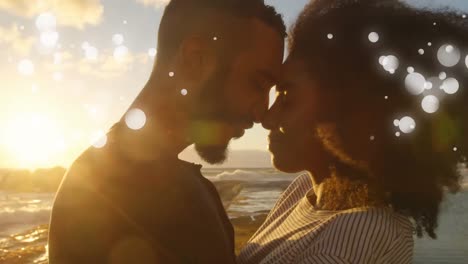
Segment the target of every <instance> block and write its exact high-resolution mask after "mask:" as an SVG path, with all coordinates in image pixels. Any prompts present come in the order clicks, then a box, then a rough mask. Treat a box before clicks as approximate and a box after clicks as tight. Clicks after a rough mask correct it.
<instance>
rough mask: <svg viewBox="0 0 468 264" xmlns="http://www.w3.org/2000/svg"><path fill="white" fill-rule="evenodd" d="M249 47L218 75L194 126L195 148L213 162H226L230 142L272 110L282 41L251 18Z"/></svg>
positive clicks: (203, 98) (204, 92)
mask: <svg viewBox="0 0 468 264" xmlns="http://www.w3.org/2000/svg"><path fill="white" fill-rule="evenodd" d="M245 30H246V31H247V30H250V34H248V35H249V37H250V38H251V39H249V40H248V43H249V44H248V47H246V48H244V49H241V50H240V51H239V53H238V54H236V55H235V56H234V58H233V59H232V60H231V61H229V62H224V61H221V62H220V64H219V65H220V66H219V67H218V70H217V71H216V72H215V74H213V76H212V78H211V79H210V80H208V81H207V82H206V84H205V85H204V88H203V89H202V91H201V98H200V102H201V104H200V106H201V108H202V109H203V110H202V111H201V112H199V113H197V115H198V117H197V118H195V120H197V121H196V122H195V124H194V126H193V128H192V129H193V130H194V131H193V132H192V134H193V135H195V136H194V137H195V140H194V141H195V149H196V150H197V152H198V153H199V155H200V156H201V157H202V158H203V159H204V160H206V161H207V162H209V163H221V162H223V161H224V160H225V159H226V155H227V154H226V152H227V148H228V145H229V142H230V140H231V139H233V138H240V137H242V136H243V134H244V131H245V130H246V129H249V128H251V127H252V126H253V124H254V123H255V122H260V121H261V119H262V118H263V115H264V114H265V112H266V110H267V108H268V94H269V90H270V88H271V87H273V86H274V85H275V83H276V78H277V76H278V75H279V73H280V69H281V63H282V60H283V52H284V40H283V39H282V38H281V36H280V34H279V33H277V32H276V31H275V30H274V29H272V28H271V27H269V26H267V25H266V24H264V23H263V22H260V21H258V20H256V19H253V20H252V21H251V22H250V23H249V28H246V29H245Z"/></svg>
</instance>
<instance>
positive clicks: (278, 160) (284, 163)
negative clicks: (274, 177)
mask: <svg viewBox="0 0 468 264" xmlns="http://www.w3.org/2000/svg"><path fill="white" fill-rule="evenodd" d="M271 162H272V163H273V166H274V167H275V168H276V169H277V170H280V171H282V172H286V173H298V172H301V171H303V170H304V168H299V167H300V166H297V164H295V162H294V159H293V157H291V156H289V157H281V156H278V155H275V154H272V158H271Z"/></svg>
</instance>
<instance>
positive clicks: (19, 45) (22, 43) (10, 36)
mask: <svg viewBox="0 0 468 264" xmlns="http://www.w3.org/2000/svg"><path fill="white" fill-rule="evenodd" d="M0 44H5V45H8V46H10V47H11V48H12V49H13V50H14V51H15V52H16V53H17V54H19V55H21V56H26V55H28V54H29V52H30V51H31V47H32V45H33V44H34V38H33V37H26V36H24V35H23V34H22V32H21V31H20V30H19V29H18V26H17V25H12V26H10V27H9V28H4V27H0Z"/></svg>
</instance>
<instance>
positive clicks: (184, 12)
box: [157, 0, 287, 61]
mask: <svg viewBox="0 0 468 264" xmlns="http://www.w3.org/2000/svg"><path fill="white" fill-rule="evenodd" d="M250 18H255V19H258V20H260V21H261V22H263V23H265V24H266V25H268V26H270V27H271V28H272V29H274V30H275V31H276V32H278V34H279V35H280V36H281V38H285V37H286V35H287V34H286V26H285V25H284V22H283V19H282V16H281V15H280V14H278V13H277V12H276V10H275V9H274V7H272V6H269V5H266V4H265V3H264V1H263V0H171V1H170V2H169V4H168V5H167V6H166V8H165V10H164V14H163V17H162V19H161V24H160V27H159V32H158V57H157V59H158V60H159V61H167V60H168V59H171V58H172V57H173V56H174V54H175V53H176V52H177V50H178V48H179V46H180V44H181V43H182V41H183V40H184V39H185V38H186V37H187V36H188V35H189V34H193V33H197V34H203V35H207V36H208V35H209V34H211V36H212V37H213V38H215V37H224V38H227V41H229V43H232V46H233V47H236V46H235V45H236V44H235V43H236V41H237V42H238V41H242V40H239V39H236V37H235V33H234V32H236V30H237V31H238V30H239V29H240V28H241V27H240V25H239V24H240V19H250ZM236 19H239V20H236ZM241 30H243V29H241ZM244 30H245V29H244Z"/></svg>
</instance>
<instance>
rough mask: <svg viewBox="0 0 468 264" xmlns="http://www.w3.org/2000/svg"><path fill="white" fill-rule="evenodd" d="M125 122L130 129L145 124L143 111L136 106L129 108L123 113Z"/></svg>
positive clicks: (136, 128) (138, 127)
mask: <svg viewBox="0 0 468 264" xmlns="http://www.w3.org/2000/svg"><path fill="white" fill-rule="evenodd" d="M125 123H126V124H127V126H128V127H129V128H130V129H133V130H139V129H141V128H143V127H144V126H145V124H146V115H145V112H143V111H142V110H140V109H138V108H134V109H131V110H130V111H128V113H127V114H126V115H125Z"/></svg>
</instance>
